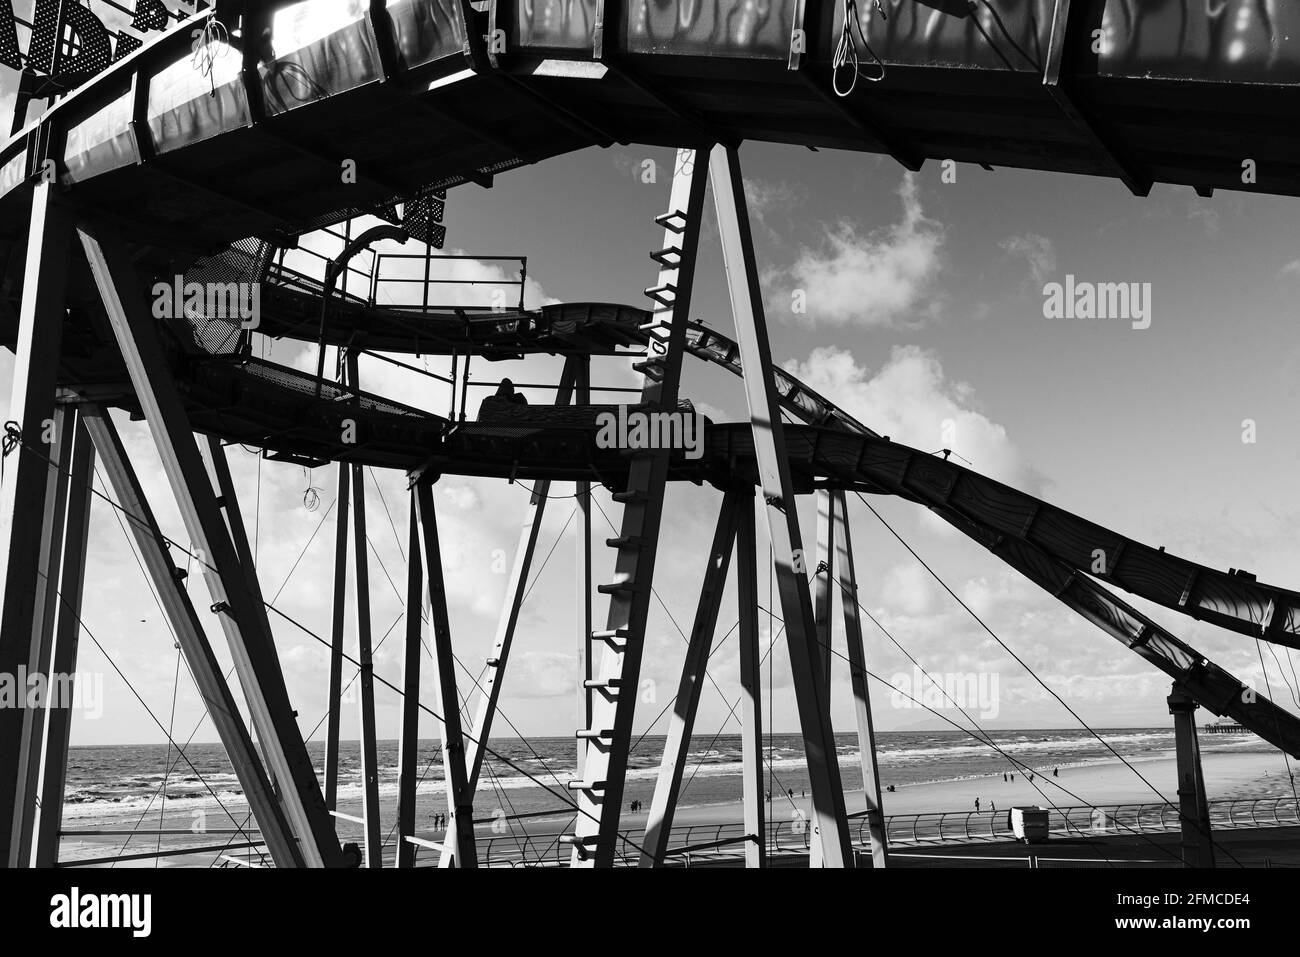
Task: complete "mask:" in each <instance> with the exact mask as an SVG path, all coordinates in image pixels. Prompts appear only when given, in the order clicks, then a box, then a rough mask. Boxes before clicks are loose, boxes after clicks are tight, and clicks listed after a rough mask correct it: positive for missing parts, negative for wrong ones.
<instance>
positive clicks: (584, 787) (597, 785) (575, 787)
mask: <svg viewBox="0 0 1300 957" xmlns="http://www.w3.org/2000/svg"><path fill="white" fill-rule="evenodd" d="M564 786H565V787H567V788H568V789H569V790H570V791H603V790H605V782H604V781H566V782H565V783H564Z"/></svg>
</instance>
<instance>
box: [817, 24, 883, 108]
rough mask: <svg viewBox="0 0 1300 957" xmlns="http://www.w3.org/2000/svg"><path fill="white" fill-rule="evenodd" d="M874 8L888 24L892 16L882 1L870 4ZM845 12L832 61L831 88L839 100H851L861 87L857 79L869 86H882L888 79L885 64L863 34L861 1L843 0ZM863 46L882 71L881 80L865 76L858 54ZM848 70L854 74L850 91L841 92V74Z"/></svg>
mask: <svg viewBox="0 0 1300 957" xmlns="http://www.w3.org/2000/svg"><path fill="white" fill-rule="evenodd" d="M871 2H872V5H873V6H874V7H875V9H876V11H877V12H878V13H879V14H880V19H882V20H888V19H889V15H888V14H887V13H885V8H884V6H883V5H882V4H881V2H880V0H871ZM842 9H843V11H844V23H843V24H842V25H841V27H840V39H839V42H838V43H836V45H835V55H834V57H833V58H832V60H831V85H832V86H833V87H834V89H835V94H836V95H837V96H848V95H849V94H851V93H852V92H853V90H854V89H855V88H856V87H857V85H858V78H859V77H861V78H862V79H864V80H866V81H867V82H869V83H879V82H880V81H881V80H883V79H884V78H885V61H883V60H882V59H880V57H878V56H877V55H876V51H875V50H873V49H871V44H870V43H869V42H868V41H867V35H866V33H864V32H863V30H862V21H861V19H860V18H859V15H858V0H843V5H842ZM870 19H871V15H870V13H868V14H867V20H868V22H870ZM854 28H856V29H857V38H856V39H855V38H854V35H853V34H854ZM859 42H861V46H862V50H863V51H865V52H866V54H867V56H869V57H870V58H871V59H872V60H873V61H874V62H875V65H876V66H877V67H878V68H879V69H880V74H879V75H878V76H872V75H870V74H868V73H863V72H862V65H861V64H862V58H861V54H860V53H859V52H858V44H859ZM845 67H848V68H849V69H851V70H852V71H853V79H852V80H851V81H850V82H849V88H848V89H847V90H842V89H840V71H841V70H842V69H844V68H845Z"/></svg>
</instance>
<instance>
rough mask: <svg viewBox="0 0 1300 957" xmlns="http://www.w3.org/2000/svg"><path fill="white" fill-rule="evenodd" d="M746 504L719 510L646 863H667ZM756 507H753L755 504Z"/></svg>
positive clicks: (729, 503) (726, 504)
mask: <svg viewBox="0 0 1300 957" xmlns="http://www.w3.org/2000/svg"><path fill="white" fill-rule="evenodd" d="M745 505H750V501H749V498H748V497H745V498H744V499H743V501H742V497H741V495H740V493H738V492H735V491H731V492H727V494H726V495H725V496H724V497H723V499H722V508H721V509H720V510H719V512H718V525H717V528H716V529H715V530H714V533H713V546H712V548H710V549H709V563H708V566H707V567H706V568H705V570H704V583H703V584H702V585H701V586H700V602H699V605H698V607H697V608H696V611H695V624H694V626H692V628H691V637H690V640H689V641H688V642H687V644H686V660H685V661H684V662H683V663H682V677H681V681H680V682H679V683H678V685H677V697H676V698H675V699H674V703H673V713H672V717H671V718H669V723H668V735H667V738H666V739H665V740H664V754H663V760H662V762H661V763H660V765H659V779H658V781H657V783H656V784H655V793H654V798H653V799H652V800H651V802H650V815H649V816H648V817H647V818H646V826H645V840H644V841H643V842H642V844H641V860H640V866H641V867H655V866H656V865H659V864H662V863H663V862H664V853H665V852H666V851H667V850H668V840H669V838H670V837H671V836H672V828H673V816H674V815H675V814H676V812H677V798H678V795H679V792H680V790H681V786H682V773H683V772H684V771H685V769H686V758H687V757H688V756H689V754H690V750H691V731H692V729H693V728H694V727H695V713H696V711H697V710H698V709H699V705H700V693H701V692H702V691H703V690H704V681H705V679H706V678H707V677H708V667H709V654H710V652H711V651H712V650H713V634H714V631H715V630H716V629H717V625H718V609H719V608H720V607H721V606H722V592H723V590H724V589H725V587H726V584H727V567H728V566H729V565H730V564H731V548H732V544H733V543H734V542H735V540H736V521H737V513H738V512H739V511H740V509H741V508H742V507H743V506H745ZM750 507H751V510H752V505H750Z"/></svg>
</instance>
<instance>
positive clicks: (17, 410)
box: [0, 182, 73, 866]
mask: <svg viewBox="0 0 1300 957" xmlns="http://www.w3.org/2000/svg"><path fill="white" fill-rule="evenodd" d="M72 226H73V222H72V218H71V216H70V215H69V213H68V210H67V209H66V208H65V207H64V206H63V204H62V203H61V202H60V201H59V200H58V199H57V198H56V196H55V191H54V186H53V185H52V184H50V183H44V182H42V183H38V184H37V185H36V187H35V190H34V193H33V196H32V216H31V225H30V228H29V230H28V234H27V265H26V270H25V272H24V274H23V300H22V305H21V307H20V309H19V317H18V339H17V342H16V343H15V345H14V356H15V359H14V372H13V388H12V392H11V393H10V400H9V418H10V420H11V421H13V422H16V423H17V427H18V430H19V432H20V437H19V444H18V445H16V446H14V447H13V451H12V452H11V453H10V454H9V456H8V460H7V461H6V462H5V466H6V467H5V472H6V474H5V476H4V481H3V482H0V585H3V588H4V592H3V594H0V674H9V675H15V676H16V675H18V673H19V669H20V668H26V667H28V666H29V665H30V664H31V662H29V660H28V657H29V655H30V652H31V642H32V637H33V629H34V628H35V625H36V619H37V615H38V614H39V612H38V601H39V598H40V573H39V570H40V567H41V566H40V560H41V525H42V522H43V519H44V516H45V508H46V497H47V496H48V494H49V491H50V489H49V471H50V462H49V454H48V452H47V451H46V450H45V449H43V448H42V447H41V443H40V437H41V435H42V433H43V432H44V431H45V428H46V423H47V422H48V421H50V420H51V418H52V417H53V415H54V394H55V388H56V386H57V379H58V370H59V352H60V346H61V343H62V339H63V320H64V315H65V309H64V290H65V288H66V286H67V272H68V254H69V246H70V244H71V235H72V233H71V231H72ZM24 710H25V709H23V708H0V767H2V768H16V767H17V765H18V759H19V751H20V748H21V741H22V734H23V711H24ZM21 785H22V782H20V781H14V780H8V781H5V782H3V783H0V865H6V866H11V865H12V864H14V863H16V862H15V861H14V860H13V859H12V854H11V851H12V850H13V839H14V838H15V837H16V836H17V835H15V834H14V830H13V827H14V811H15V799H16V797H17V793H16V792H17V790H18V788H19V787H21Z"/></svg>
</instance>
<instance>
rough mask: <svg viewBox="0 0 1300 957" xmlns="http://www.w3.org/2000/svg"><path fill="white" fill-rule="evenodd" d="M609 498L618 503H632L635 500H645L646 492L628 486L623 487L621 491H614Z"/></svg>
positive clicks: (635, 501)
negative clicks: (627, 487) (626, 487)
mask: <svg viewBox="0 0 1300 957" xmlns="http://www.w3.org/2000/svg"><path fill="white" fill-rule="evenodd" d="M610 498H612V499H613V500H614V501H616V502H618V504H620V505H632V504H635V503H637V502H644V501H645V500H646V494H645V492H643V491H641V490H640V489H639V488H630V489H624V490H623V491H621V492H615V493H614V494H613V495H611V496H610Z"/></svg>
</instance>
